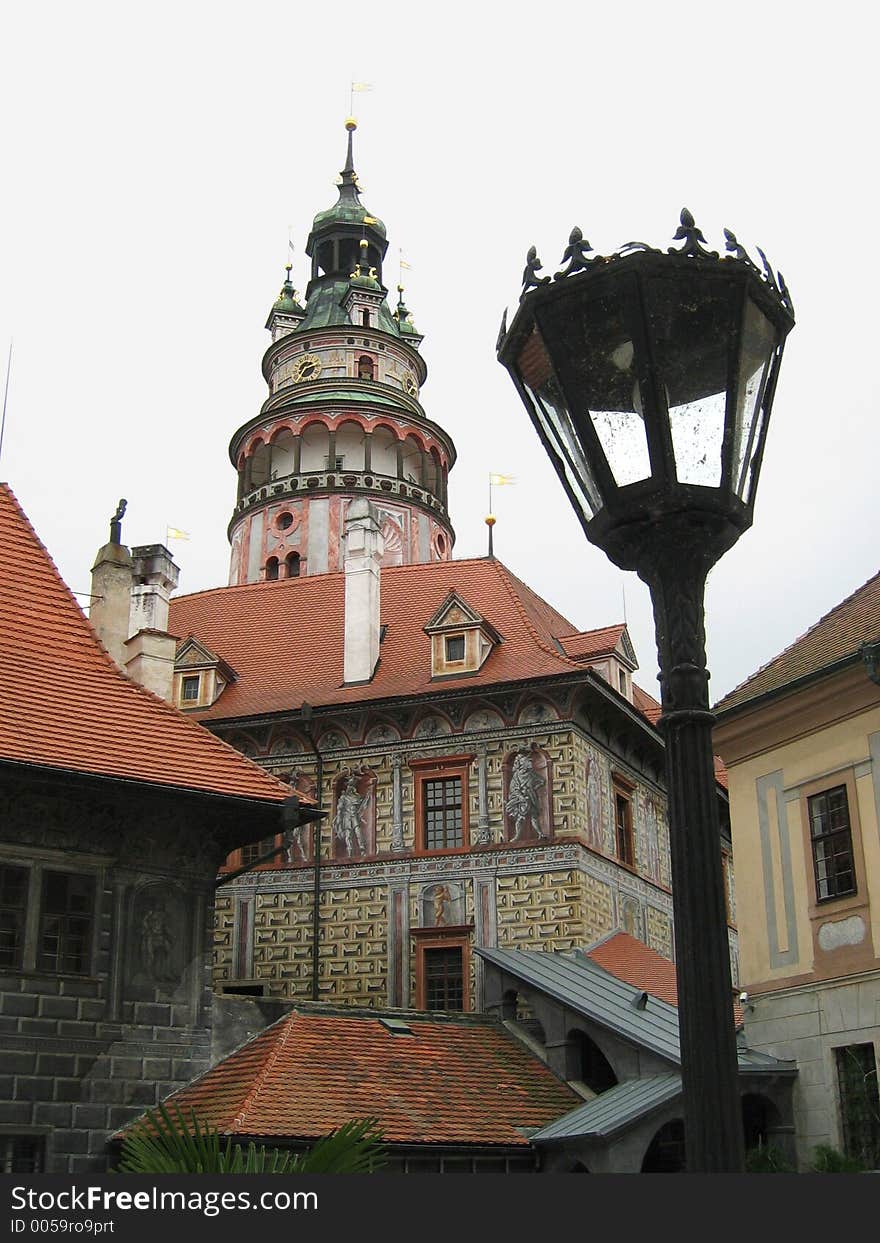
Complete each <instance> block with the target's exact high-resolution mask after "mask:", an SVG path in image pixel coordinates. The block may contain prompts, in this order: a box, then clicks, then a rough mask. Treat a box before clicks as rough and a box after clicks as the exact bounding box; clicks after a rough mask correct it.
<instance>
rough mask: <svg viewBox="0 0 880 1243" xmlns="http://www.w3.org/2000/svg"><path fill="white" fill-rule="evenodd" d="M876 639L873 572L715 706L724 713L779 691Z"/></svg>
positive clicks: (878, 579)
mask: <svg viewBox="0 0 880 1243" xmlns="http://www.w3.org/2000/svg"><path fill="white" fill-rule="evenodd" d="M878 638H880V574H875V575H874V577H873V578H869V579H868V581H867V582H866V583H865V584H864V585H863V586H861V587H859V589H858V590H857V591H854V592H853V593H852V595H851V596H847V598H846V599H845V600H843V601H841V603H840V604H838V605H837V607H836V608H833V609H832V610H831V612H830V613H826V614H825V616H824V617H822V618H820V619H819V621H817V622H816V624H815V626H811V627H810V629H809V630H808V631H807V632H806V634H802V635H801V637H800V638H799V639H796V640H795V641H794V643H792V644H791V646H790V647H787V648H786V649H785V651H784V652H780V654H779V655H778V656H776V657H775V658H774V659H773V660H771V661H770V662H769V663H768V664H766V665H763V666H762V667H761V668H760V669H758V670H757V672H756V673H753V674H752V676H751V677H750V678H746V680H745V682H743V683H741V685H739V686H737V687H736V688H735V689H734V690H732V691H731V692H730V694H728V695H725V696H724V698H723V699H721V700H720V701H719V702H718V703H717V704H716V705H715V711H716V712H726V711H728V710H729V709H730V708H735V707H739V705H740V704H744V703H746V702H747V701H749V700H752V699H758V698H759V697H760V696H762V695H767V694H769V693H770V692H771V691H778V690H782V689H783V688H784V687H786V686H787V685H788V684H789V683H790V682H797V681H799V680H800V679H801V678H806V677H809V676H810V675H811V674H817V673H820V672H821V671H822V670H823V669H827V668H828V667H829V665H834V664H837V662H838V661H841V660H845V659H846V658H847V657H850V656H855V655H856V653H857V651H858V648H859V646H860V645H861V644H862V643H863V642H873V641H874V640H875V639H878Z"/></svg>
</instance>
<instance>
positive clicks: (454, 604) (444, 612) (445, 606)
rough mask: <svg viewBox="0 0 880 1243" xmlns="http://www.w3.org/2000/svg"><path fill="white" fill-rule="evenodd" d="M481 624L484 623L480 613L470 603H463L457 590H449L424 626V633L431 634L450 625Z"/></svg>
mask: <svg viewBox="0 0 880 1243" xmlns="http://www.w3.org/2000/svg"><path fill="white" fill-rule="evenodd" d="M482 625H485V623H484V621H483V618H482V617H481V616H480V614H479V613H477V612H476V611H475V610H474V609H472V608H471V607H470V605H468V604H465V602H464V600H462V598H461V596H460V595H459V594H458V592H456V591H450V593H449V595H448V596H447V597H446V599H445V600H444V601H443V603H442V604H441V605H440V607H439V609H438V610H437V612H436V613H435V614H434V616H433V617H432V618H431V620H430V621H429V622H428V623H427V625H426V626H425V633H426V634H433V633H434V632H435V631H437V630H444V629H446V628H447V627H450V626H456V627H458V626H482Z"/></svg>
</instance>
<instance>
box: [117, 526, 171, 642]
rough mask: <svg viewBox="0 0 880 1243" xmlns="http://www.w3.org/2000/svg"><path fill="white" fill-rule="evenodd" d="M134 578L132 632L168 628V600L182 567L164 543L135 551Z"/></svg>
mask: <svg viewBox="0 0 880 1243" xmlns="http://www.w3.org/2000/svg"><path fill="white" fill-rule="evenodd" d="M131 555H132V560H133V565H132V575H133V581H132V586H131V619H130V621H129V626H128V633H129V634H137V632H138V631H139V630H161V631H162V632H163V633H164V632H165V631H167V629H168V601H169V600H170V598H171V593H172V591H174V589H175V587H176V586H177V580H178V579H179V578H180V570H179V568H178V567H177V566H176V565H175V564H174V562H173V560H172V558H171V553H170V552H169V551H168V549H167V548H166V547H165V546H164V544H142V545H141V546H140V547H139V548H132V550H131Z"/></svg>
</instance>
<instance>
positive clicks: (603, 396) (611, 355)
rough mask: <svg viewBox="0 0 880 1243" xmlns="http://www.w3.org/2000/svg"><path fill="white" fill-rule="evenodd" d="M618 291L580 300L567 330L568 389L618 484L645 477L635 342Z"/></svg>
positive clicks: (648, 463) (648, 474)
mask: <svg viewBox="0 0 880 1243" xmlns="http://www.w3.org/2000/svg"><path fill="white" fill-rule="evenodd" d="M622 292H623V291H622V290H620V289H615V290H614V291H610V292H607V293H603V294H601V295H600V296H599V297H594V298H592V299H590V301H589V302H586V303H584V304H582V305H581V306H580V307H579V308H578V314H577V317H576V319H577V321H578V322H577V323H576V326H575V327H574V328H571V327H570V328H569V330H568V334H567V339H568V340H571V341H573V342H574V343H575V345H574V351H575V357H574V358H573V360H572V361H573V362H574V365H575V368H576V382H577V388H576V389H575V390H574V391H576V392H577V393H578V396H579V398H580V399H581V400H582V401H583V403H584V405H585V406H586V408H587V409H588V410H589V414H590V420H591V422H592V424H593V427H594V428H595V431H596V435H597V436H598V438H599V443H600V445H601V446H602V452H603V453H604V454H605V458H606V460H607V462H608V465H609V467H610V469H611V473H612V475H613V476H614V479H615V482H616V483H617V486H618V487H623V486H624V485H626V484H628V483H636V482H637V481H638V480H640V479H650V477H651V460H650V456H649V453H648V438H647V434H646V431H645V418H644V414H643V407H642V396H641V392H640V389H639V380H638V375H637V373H636V368H635V347H634V344H633V340H632V335H631V333H630V330H629V328H628V326H627V323H626V317H625V307H624V298H623V296H622Z"/></svg>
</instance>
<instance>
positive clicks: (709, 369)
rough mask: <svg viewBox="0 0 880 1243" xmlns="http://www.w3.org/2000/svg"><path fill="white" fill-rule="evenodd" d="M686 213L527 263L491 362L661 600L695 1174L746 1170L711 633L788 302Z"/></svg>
mask: <svg viewBox="0 0 880 1243" xmlns="http://www.w3.org/2000/svg"><path fill="white" fill-rule="evenodd" d="M725 238H726V243H727V251H728V254H726V255H725V256H723V257H719V255H718V253H717V252H715V251H710V250H708V249H706V246H705V238H704V237H703V234H702V233H701V232H700V230H699V229H698V228H697V226H696V225H695V224H694V219H693V217H692V216H691V214H690V212H689V211H687V209H685V210H684V211H682V213H681V226H680V228H679V229H678V231H677V233H676V234H675V238H674V241H677V242H680V243H681V245H680V247H678V248H676V247H674V246H673V247H670V249H669V250H668V251H665V252H664V251H661V250H656V249H654V248H652V247H650V246H646V245H644V244H642V243H640V242H631V243H629V244H628V245H626V246H624V247H622V249H621V250H620V251H619V252H618V253H616V254H614V255H611V256H609V257H607V258H606V257H603V256H600V255H597V254H595V252H594V251H593V248H592V247H591V246H590V244H589V242H588V241H586V239H585V238H584V236H583V234H582V233H581V231H580V229H577V228H576V229H573V230H572V233H571V236H570V238H569V244H568V246H567V248H566V250H565V253H564V255H563V259H562V268H561V270H560V271H559V272H557V273H556V274H555V275H554V276H553V277H552V279H551V277H550V276H547V275H539V273H540V272H541V262H540V260H539V259H538V258H537V256H536V253H535V249H534V247H532V249H531V250H530V251H529V253H528V257H527V261H526V269H525V273H524V276H523V292H522V295H521V297H520V306H519V310H518V311H517V314H516V316H515V318H514V320H513V323H512V324H511V325H510V328H509V330H508V328H507V326H506V315H505V321H504V322H502V326H501V332H500V334H499V338H498V357H499V360H500V361H501V362H502V363H503V364H504V366H505V367H506V368H507V369H508V371H509V372H510V374H511V376H512V377H513V380H514V383H515V384H516V387H517V389H518V390H519V394H520V397H521V398H522V400H523V402H524V403H525V406H526V409H527V410H528V412H529V417H530V418H531V420H532V422H533V424H534V425H535V428H536V429H537V432H538V435H539V436H540V438H541V441H542V443H543V445H544V448H545V449H546V451H547V453H548V455H549V457H550V459H551V461H552V462H553V464H554V466H555V467H556V471H557V473H558V475H559V478H560V480H561V481H562V484H563V487H564V488H565V490H566V492H567V493H568V497H569V500H570V501H571V503H572V505H573V506H574V509H575V512H576V513H577V515H578V518H579V519H580V521H581V524H582V526H583V528H584V531H585V533H586V536H587V539H589V540H590V541H591V542H592V543H594V544H597V545H598V546H599V547H600V548H601V549H603V550H604V552H605V553H606V554H607V555H608V556H609V557H610V558H611V560H612V561H613V562H614V563H615V564H616V565H619V566H620V567H621V568H623V569H626V570H635V571H637V573H638V575H639V577H640V578H642V579H643V580H644V581H645V582H646V583H647V584H648V586H649V588H650V590H651V598H652V601H653V605H654V621H655V627H656V633H657V648H658V656H659V665H660V685H661V699H662V704H663V715H662V717H661V725H662V729H663V732H664V735H665V739H666V772H667V790H668V801H669V826H670V843H671V852H672V883H673V893H674V901H675V948H676V959H677V964H678V966H677V971H678V998H679V1027H680V1035H681V1054H682V1079H683V1085H684V1101H685V1136H686V1145H687V1162H688V1169H689V1170H690V1171H692V1172H697V1171H700V1172H703V1171H718V1172H720V1171H737V1170H740V1169H741V1168H742V1160H743V1139H742V1115H741V1109H740V1103H739V1094H738V1085H737V1061H736V1040H735V1033H734V1024H733V1011H732V1000H733V998H732V989H731V980H730V959H729V950H728V941H727V923H726V918H725V907H724V897H723V889H722V874H721V853H720V840H719V824H718V809H717V801H716V800H717V794H716V787H715V776H714V767H713V761H712V725H713V722H714V717H713V715H712V713H711V712H710V711H709V693H708V680H709V675H708V672H707V670H706V654H705V639H704V604H703V600H704V591H705V583H706V575H707V573H708V571H709V569H710V568H711V566H712V565H714V563H715V562H716V561H717V560H718V558H719V557H720V556H721V555H722V554H723V553H724V552H726V551H727V549H728V548H730V547H731V546H732V545H733V544H734V543H735V542H736V540H737V539H738V538H739V537H740V535H741V534H742V532H743V531H745V530H746V529H747V528H748V527H749V526H750V525H751V522H752V511H753V508H754V503H755V491H756V488H757V484H758V475H759V473H760V469H761V459H762V457H763V453H764V443H765V440H766V436H767V425H768V422H769V419H770V409H771V406H772V403H773V393H774V390H775V388H776V381H777V378H778V376H779V365H780V361H781V358H782V350H783V345H784V342H785V338H786V335H787V334H788V332H789V331H790V330H791V328H792V327H793V325H794V313H793V309H792V303H791V298H790V296H789V293H788V290H787V288H786V285H785V281H784V280H783V278H782V276H781V275H780V274H778V273H777V274H776V275H774V273H773V271H772V269H771V267H770V265H769V264H768V262H767V259H766V257H765V256H764V253H763V251H760V250H759V251H758V254H759V255H760V258H761V265H762V267H761V268H760V269H759V268H758V267H757V266H756V265H755V264H754V263H753V262H752V260H751V259H750V258H749V256H748V255H747V254H746V252H745V250H744V249H743V248H742V246H740V244H739V242H738V241H737V239H736V237H735V236H734V235H733V234H732V233H730V232H729V231H728V230H725Z"/></svg>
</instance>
